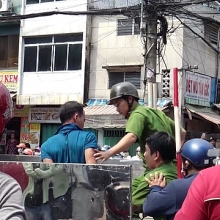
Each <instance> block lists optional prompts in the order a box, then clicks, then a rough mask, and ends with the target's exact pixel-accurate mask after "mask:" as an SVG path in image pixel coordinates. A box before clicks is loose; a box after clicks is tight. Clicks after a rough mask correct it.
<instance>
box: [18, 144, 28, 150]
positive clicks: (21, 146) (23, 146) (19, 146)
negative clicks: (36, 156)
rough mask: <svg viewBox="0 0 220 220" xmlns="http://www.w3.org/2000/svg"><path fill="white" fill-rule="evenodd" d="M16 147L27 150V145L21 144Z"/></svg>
mask: <svg viewBox="0 0 220 220" xmlns="http://www.w3.org/2000/svg"><path fill="white" fill-rule="evenodd" d="M16 147H18V148H22V149H25V148H26V145H25V143H20V144H18V145H17V146H16Z"/></svg>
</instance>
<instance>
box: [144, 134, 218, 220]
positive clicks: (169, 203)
mask: <svg viewBox="0 0 220 220" xmlns="http://www.w3.org/2000/svg"><path fill="white" fill-rule="evenodd" d="M213 148H214V147H213V146H212V145H211V144H210V143H208V142H207V141H205V140H202V139H197V138H195V139H191V140H189V141H187V142H186V143H185V144H184V145H183V146H182V148H181V150H180V152H179V153H180V154H181V156H182V161H183V171H184V173H185V175H184V176H185V177H184V178H183V179H177V180H173V181H171V182H170V183H169V184H168V185H167V186H166V187H165V185H166V180H165V178H164V177H163V174H162V173H160V174H159V173H155V175H152V176H151V177H150V179H146V181H147V183H148V184H149V186H150V194H148V196H147V197H146V200H145V202H144V204H143V211H144V215H145V216H152V217H154V218H157V217H161V216H166V218H167V219H168V220H173V219H174V216H175V214H176V212H177V211H178V210H179V209H180V208H181V206H182V203H183V201H184V199H185V197H186V195H187V192H188V189H189V187H190V185H191V183H192V181H193V180H194V179H195V177H196V175H197V174H198V172H199V171H200V170H202V169H205V168H207V167H210V166H212V165H213V162H212V159H213V158H209V157H208V156H207V152H208V150H209V149H213ZM164 187H165V188H164Z"/></svg>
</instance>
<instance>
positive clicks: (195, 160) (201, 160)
mask: <svg viewBox="0 0 220 220" xmlns="http://www.w3.org/2000/svg"><path fill="white" fill-rule="evenodd" d="M210 149H214V147H213V146H212V145H211V144H210V143H208V142H207V141H205V140H203V139H200V138H194V139H191V140H189V141H187V142H186V143H185V144H184V145H183V146H182V148H181V150H180V152H179V153H180V154H181V156H182V157H184V158H186V159H187V160H189V161H190V162H191V163H192V164H193V165H195V166H197V167H207V166H210V165H212V162H211V161H212V160H211V159H213V158H210V157H209V156H208V155H207V153H208V150H210Z"/></svg>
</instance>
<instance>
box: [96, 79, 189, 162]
mask: <svg viewBox="0 0 220 220" xmlns="http://www.w3.org/2000/svg"><path fill="white" fill-rule="evenodd" d="M138 100H139V95H138V91H137V88H136V87H135V86H134V85H133V84H132V83H129V82H121V83H118V84H115V85H114V86H112V88H111V93H110V100H109V104H110V105H114V106H115V107H116V110H117V111H118V112H119V114H121V115H123V116H124V117H125V118H126V119H128V121H127V123H126V129H125V132H126V135H125V136H124V137H123V138H122V139H121V140H120V141H119V142H118V143H117V144H116V145H115V146H113V147H112V148H110V149H109V150H107V151H105V152H97V153H96V154H95V157H96V160H99V159H101V160H102V161H103V162H104V161H105V160H108V159H109V158H110V157H112V156H113V155H116V154H117V153H120V152H123V151H124V150H127V149H129V147H130V146H132V145H133V144H134V143H139V144H140V148H141V153H142V155H143V154H144V151H145V140H146V138H147V137H149V136H150V135H151V134H153V133H154V132H157V131H164V132H167V133H168V134H170V135H172V136H173V137H174V136H175V123H174V121H173V120H171V119H170V118H168V117H167V116H166V115H165V114H164V112H162V111H160V110H158V109H153V108H149V107H145V106H143V105H140V104H139V103H138ZM180 132H181V142H182V144H183V143H184V140H185V135H186V131H185V130H184V129H183V128H181V131H180ZM142 158H144V157H143V156H142Z"/></svg>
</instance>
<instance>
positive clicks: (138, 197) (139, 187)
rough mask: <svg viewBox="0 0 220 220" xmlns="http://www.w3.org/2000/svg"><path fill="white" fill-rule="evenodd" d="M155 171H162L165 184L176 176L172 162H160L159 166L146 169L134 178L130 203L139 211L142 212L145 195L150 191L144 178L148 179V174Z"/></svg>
mask: <svg viewBox="0 0 220 220" xmlns="http://www.w3.org/2000/svg"><path fill="white" fill-rule="evenodd" d="M155 172H158V173H161V172H162V173H163V174H164V176H165V178H166V184H168V183H169V182H170V181H172V180H174V179H176V178H177V169H176V166H175V165H174V164H173V163H172V162H170V163H164V164H161V165H160V166H159V167H157V168H155V169H153V170H150V171H146V172H145V174H144V175H141V176H140V177H138V178H137V179H134V180H133V182H132V204H133V205H135V206H137V207H140V211H139V212H142V206H143V204H144V201H145V199H146V196H147V195H148V194H149V192H150V188H149V185H148V183H147V182H146V180H145V178H148V179H150V174H153V175H154V173H155Z"/></svg>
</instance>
